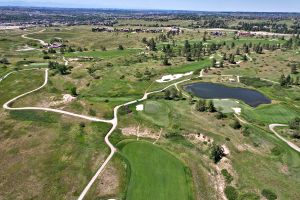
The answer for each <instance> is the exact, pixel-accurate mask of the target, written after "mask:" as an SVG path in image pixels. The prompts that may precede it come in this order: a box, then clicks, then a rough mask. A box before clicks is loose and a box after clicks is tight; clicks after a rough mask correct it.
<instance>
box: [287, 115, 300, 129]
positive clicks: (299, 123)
mask: <svg viewBox="0 0 300 200" xmlns="http://www.w3.org/2000/svg"><path fill="white" fill-rule="evenodd" d="M289 126H290V129H293V130H300V118H299V117H296V118H294V119H293V120H291V121H290V123H289Z"/></svg>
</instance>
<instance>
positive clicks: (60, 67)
mask: <svg viewBox="0 0 300 200" xmlns="http://www.w3.org/2000/svg"><path fill="white" fill-rule="evenodd" d="M57 71H58V72H59V73H60V74H61V75H65V74H67V73H68V67H67V66H65V65H57Z"/></svg>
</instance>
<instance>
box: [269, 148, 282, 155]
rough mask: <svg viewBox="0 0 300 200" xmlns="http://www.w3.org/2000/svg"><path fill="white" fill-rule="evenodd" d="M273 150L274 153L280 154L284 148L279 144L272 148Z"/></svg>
mask: <svg viewBox="0 0 300 200" xmlns="http://www.w3.org/2000/svg"><path fill="white" fill-rule="evenodd" d="M271 152H272V154H273V155H275V156H279V155H280V154H281V153H282V150H281V148H280V147H279V146H276V147H274V148H273V149H272V150H271Z"/></svg>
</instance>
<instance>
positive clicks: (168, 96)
mask: <svg viewBox="0 0 300 200" xmlns="http://www.w3.org/2000/svg"><path fill="white" fill-rule="evenodd" d="M164 94H165V99H170V94H171V92H170V90H165V91H164Z"/></svg>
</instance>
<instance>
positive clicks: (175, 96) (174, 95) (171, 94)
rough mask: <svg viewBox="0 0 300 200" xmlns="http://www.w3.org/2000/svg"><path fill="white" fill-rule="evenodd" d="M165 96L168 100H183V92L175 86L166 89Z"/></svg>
mask: <svg viewBox="0 0 300 200" xmlns="http://www.w3.org/2000/svg"><path fill="white" fill-rule="evenodd" d="M164 98H165V99H167V100H182V99H183V96H182V92H181V91H178V90H176V89H175V88H170V89H166V90H165V91H164Z"/></svg>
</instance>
